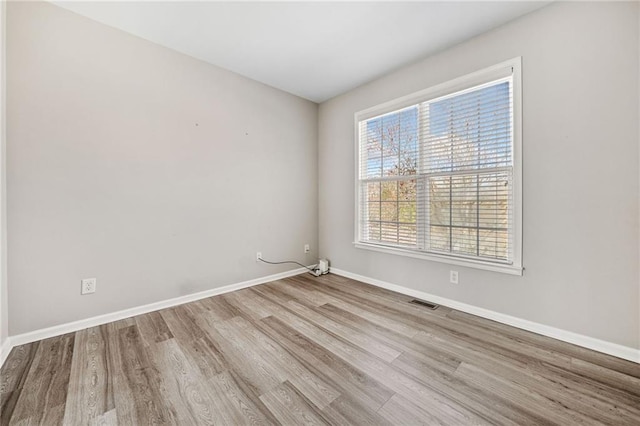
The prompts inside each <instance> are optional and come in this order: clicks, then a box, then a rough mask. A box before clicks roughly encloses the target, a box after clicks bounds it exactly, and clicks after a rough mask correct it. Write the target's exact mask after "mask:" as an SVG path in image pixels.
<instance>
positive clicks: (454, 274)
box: [449, 271, 458, 284]
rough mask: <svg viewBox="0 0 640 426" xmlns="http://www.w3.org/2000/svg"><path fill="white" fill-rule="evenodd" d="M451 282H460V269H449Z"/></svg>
mask: <svg viewBox="0 0 640 426" xmlns="http://www.w3.org/2000/svg"><path fill="white" fill-rule="evenodd" d="M449 282H450V283H451V284H458V271H449Z"/></svg>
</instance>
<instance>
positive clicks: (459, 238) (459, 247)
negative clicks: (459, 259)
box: [451, 228, 478, 256]
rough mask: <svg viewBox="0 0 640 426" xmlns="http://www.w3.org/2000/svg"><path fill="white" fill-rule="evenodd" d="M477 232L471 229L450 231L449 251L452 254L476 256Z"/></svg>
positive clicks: (453, 229)
mask: <svg viewBox="0 0 640 426" xmlns="http://www.w3.org/2000/svg"><path fill="white" fill-rule="evenodd" d="M477 235H478V230H477V229H472V228H452V229H451V251H452V252H453V253H459V254H467V255H474V256H475V255H476V254H477V249H478V244H477Z"/></svg>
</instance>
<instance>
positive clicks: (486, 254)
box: [357, 72, 517, 264]
mask: <svg viewBox="0 0 640 426" xmlns="http://www.w3.org/2000/svg"><path fill="white" fill-rule="evenodd" d="M513 85H514V80H513V74H512V72H510V73H507V75H506V76H501V77H500V78H495V77H493V78H491V79H489V80H486V81H482V82H480V83H477V84H474V85H472V86H471V87H466V88H464V89H462V90H460V89H457V90H455V91H452V92H450V93H447V92H446V91H445V93H442V90H440V93H439V94H438V96H436V97H434V96H433V95H431V96H425V99H418V101H416V102H414V103H411V104H409V105H404V106H402V107H401V108H397V107H396V108H390V109H389V110H388V111H383V112H382V113H380V114H377V115H374V116H370V117H367V118H365V119H359V120H357V127H358V147H359V174H358V203H357V208H358V214H357V222H358V223H357V229H358V235H357V239H358V242H360V243H365V244H370V245H376V246H384V247H387V248H398V249H401V250H403V251H413V252H417V253H427V254H435V255H439V256H444V257H454V258H460V259H472V260H474V261H482V262H490V263H501V264H513V262H514V257H515V254H516V250H515V247H516V243H517V241H516V226H515V225H516V223H515V218H516V215H515V203H514V200H515V198H514V93H513Z"/></svg>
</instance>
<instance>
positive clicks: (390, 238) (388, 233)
mask: <svg viewBox="0 0 640 426" xmlns="http://www.w3.org/2000/svg"><path fill="white" fill-rule="evenodd" d="M381 233H382V234H381V237H380V240H381V241H384V242H386V243H393V244H397V243H398V225H397V224H395V223H384V222H383V223H382V224H381Z"/></svg>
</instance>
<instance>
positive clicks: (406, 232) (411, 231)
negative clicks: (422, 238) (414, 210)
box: [398, 224, 418, 246]
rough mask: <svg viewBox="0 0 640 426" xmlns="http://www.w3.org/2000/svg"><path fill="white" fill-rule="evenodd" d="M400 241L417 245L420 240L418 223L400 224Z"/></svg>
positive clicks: (404, 243)
mask: <svg viewBox="0 0 640 426" xmlns="http://www.w3.org/2000/svg"><path fill="white" fill-rule="evenodd" d="M398 237H399V241H398V242H399V243H400V244H403V245H412V246H415V245H416V244H417V242H418V238H417V231H416V225H404V224H401V225H398Z"/></svg>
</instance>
